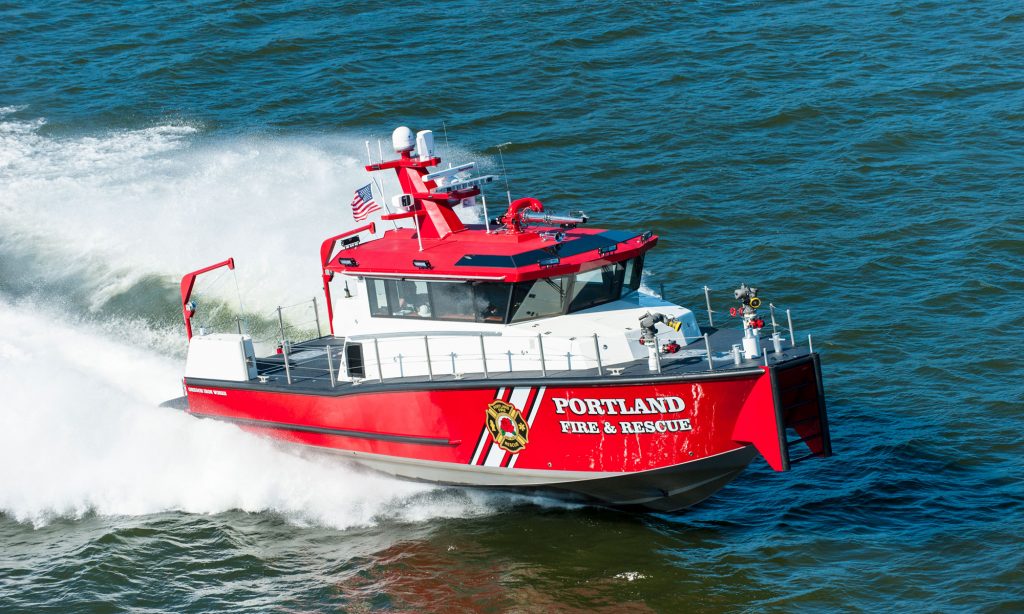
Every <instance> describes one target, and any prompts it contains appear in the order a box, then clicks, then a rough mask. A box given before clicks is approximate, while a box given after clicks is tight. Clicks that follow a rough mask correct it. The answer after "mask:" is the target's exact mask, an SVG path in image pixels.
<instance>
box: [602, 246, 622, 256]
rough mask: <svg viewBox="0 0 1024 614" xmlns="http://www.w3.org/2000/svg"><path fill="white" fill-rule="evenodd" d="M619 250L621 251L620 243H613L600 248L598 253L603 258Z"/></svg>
mask: <svg viewBox="0 0 1024 614" xmlns="http://www.w3.org/2000/svg"><path fill="white" fill-rule="evenodd" d="M618 249H619V244H618V243H613V244H611V245H605V246H604V247H600V248H598V250H597V253H598V254H601V255H602V256H604V255H605V254H611V253H612V252H615V251H617V250H618Z"/></svg>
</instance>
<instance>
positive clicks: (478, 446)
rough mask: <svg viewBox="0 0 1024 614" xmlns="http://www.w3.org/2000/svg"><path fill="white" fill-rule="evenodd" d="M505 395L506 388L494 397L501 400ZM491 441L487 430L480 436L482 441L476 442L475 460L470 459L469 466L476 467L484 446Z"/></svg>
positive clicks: (499, 390) (499, 389)
mask: <svg viewBox="0 0 1024 614" xmlns="http://www.w3.org/2000/svg"><path fill="white" fill-rule="evenodd" d="M504 394H505V388H504V387H502V388H498V392H497V394H495V395H494V398H495V399H500V398H501V397H502V396H503V395H504ZM486 419H487V417H486V415H485V416H484V420H486ZM489 441H491V433H490V432H489V431H488V430H487V429H486V428H485V429H484V430H483V434H482V435H480V441H478V442H476V448H474V449H473V458H471V459H469V464H470V465H475V464H476V459H478V458H480V453H481V452H483V450H484V446H485V445H486V444H487V442H489Z"/></svg>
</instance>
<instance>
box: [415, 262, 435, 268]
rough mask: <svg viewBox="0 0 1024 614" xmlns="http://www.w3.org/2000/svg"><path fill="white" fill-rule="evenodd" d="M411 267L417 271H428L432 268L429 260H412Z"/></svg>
mask: <svg viewBox="0 0 1024 614" xmlns="http://www.w3.org/2000/svg"><path fill="white" fill-rule="evenodd" d="M412 265H413V266H414V267H416V268H417V269H430V268H433V267H431V266H430V261H429V260H413V261H412Z"/></svg>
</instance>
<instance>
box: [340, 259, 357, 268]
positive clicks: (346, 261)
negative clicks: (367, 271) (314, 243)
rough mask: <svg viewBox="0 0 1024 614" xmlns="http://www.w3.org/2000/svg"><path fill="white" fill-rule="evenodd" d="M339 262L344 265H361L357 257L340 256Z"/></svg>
mask: <svg viewBox="0 0 1024 614" xmlns="http://www.w3.org/2000/svg"><path fill="white" fill-rule="evenodd" d="M338 264H340V265H343V266H359V263H358V262H356V259H355V258H338Z"/></svg>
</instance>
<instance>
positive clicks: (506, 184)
mask: <svg viewBox="0 0 1024 614" xmlns="http://www.w3.org/2000/svg"><path fill="white" fill-rule="evenodd" d="M511 144H512V141H509V142H507V143H502V144H501V145H498V158H499V159H500V160H501V174H502V175H503V176H504V177H505V196H507V197H508V206H509V207H511V206H512V189H511V188H509V187H508V172H507V171H505V156H504V155H503V154H502V153H501V148H502V147H508V146H509V145H511Z"/></svg>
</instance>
